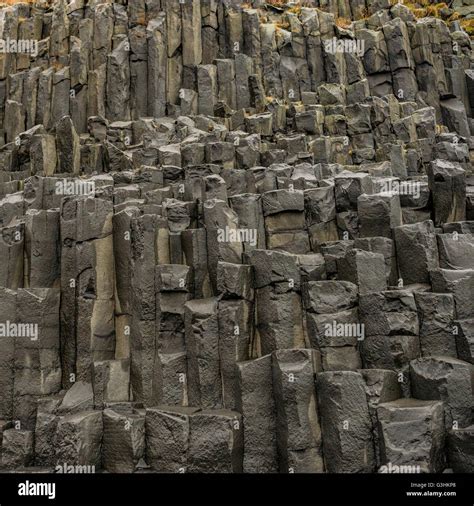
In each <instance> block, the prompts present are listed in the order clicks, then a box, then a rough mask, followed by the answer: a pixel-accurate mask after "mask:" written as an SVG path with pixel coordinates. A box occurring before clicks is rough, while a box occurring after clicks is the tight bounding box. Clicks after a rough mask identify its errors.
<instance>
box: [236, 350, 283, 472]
mask: <svg viewBox="0 0 474 506" xmlns="http://www.w3.org/2000/svg"><path fill="white" fill-rule="evenodd" d="M237 367H238V377H239V400H238V410H239V411H240V412H241V413H242V423H243V425H244V464H243V470H244V472H251V473H252V472H254V473H255V472H276V471H278V459H277V438H276V410H275V399H274V396H273V380H272V357H271V355H265V356H264V357H261V358H258V359H256V360H251V361H248V362H240V363H238V364H237Z"/></svg>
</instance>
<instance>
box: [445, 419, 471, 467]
mask: <svg viewBox="0 0 474 506" xmlns="http://www.w3.org/2000/svg"><path fill="white" fill-rule="evenodd" d="M473 433H474V427H473V426H472V425H471V426H470V427H466V428H464V429H456V430H451V431H449V433H448V447H449V463H450V464H451V466H452V468H453V471H454V472H455V473H472V472H473V470H474V447H473V442H472V440H473Z"/></svg>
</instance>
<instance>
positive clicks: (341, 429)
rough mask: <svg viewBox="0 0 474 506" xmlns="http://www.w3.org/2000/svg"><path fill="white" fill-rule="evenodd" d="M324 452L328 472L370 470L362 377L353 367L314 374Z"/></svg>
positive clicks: (368, 422) (370, 444)
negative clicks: (347, 369) (351, 369)
mask: <svg viewBox="0 0 474 506" xmlns="http://www.w3.org/2000/svg"><path fill="white" fill-rule="evenodd" d="M316 390H317V392H318V396H319V406H320V415H321V429H322V435H323V453H324V461H325V465H326V469H327V471H328V472H339V473H351V472H359V473H361V472H365V473H370V472H373V470H374V466H375V455H374V446H373V440H372V424H371V420H370V415H369V408H368V404H367V398H366V395H365V388H364V380H363V378H362V376H361V375H360V374H359V373H356V372H353V371H331V372H323V373H319V374H318V375H317V382H316Z"/></svg>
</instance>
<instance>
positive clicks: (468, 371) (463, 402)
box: [410, 357, 474, 429]
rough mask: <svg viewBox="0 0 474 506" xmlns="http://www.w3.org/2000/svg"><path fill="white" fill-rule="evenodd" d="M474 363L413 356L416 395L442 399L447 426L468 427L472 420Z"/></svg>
mask: <svg viewBox="0 0 474 506" xmlns="http://www.w3.org/2000/svg"><path fill="white" fill-rule="evenodd" d="M472 367H473V366H472V364H469V363H466V362H463V361H461V360H457V359H454V358H450V357H427V358H420V359H417V360H413V361H412V362H411V363H410V378H411V388H412V393H413V396H414V397H415V398H417V399H426V400H428V399H430V400H437V399H439V400H441V401H443V403H444V410H445V425H446V427H452V428H453V429H455V428H457V427H459V428H463V427H467V426H469V425H471V423H472V418H473V407H474V395H473V384H472V379H471V378H472V375H473V369H472Z"/></svg>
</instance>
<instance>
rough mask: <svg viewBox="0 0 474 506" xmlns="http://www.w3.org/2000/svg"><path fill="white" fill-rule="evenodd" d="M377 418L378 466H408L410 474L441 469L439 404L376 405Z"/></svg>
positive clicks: (409, 401)
mask: <svg viewBox="0 0 474 506" xmlns="http://www.w3.org/2000/svg"><path fill="white" fill-rule="evenodd" d="M377 417H378V420H379V431H380V449H381V450H380V451H381V455H380V460H381V462H382V464H384V465H387V464H388V463H391V464H392V465H397V466H410V467H409V469H412V471H411V472H417V470H418V472H439V470H440V469H443V467H444V459H445V455H444V446H445V433H444V413H443V403H442V402H439V401H419V400H415V399H400V400H397V401H393V402H387V403H383V404H380V405H379V406H378V408H377ZM418 441H422V444H418V443H417V442H418ZM405 469H406V468H405ZM405 472H407V471H405ZM408 472H409V471H408Z"/></svg>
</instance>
